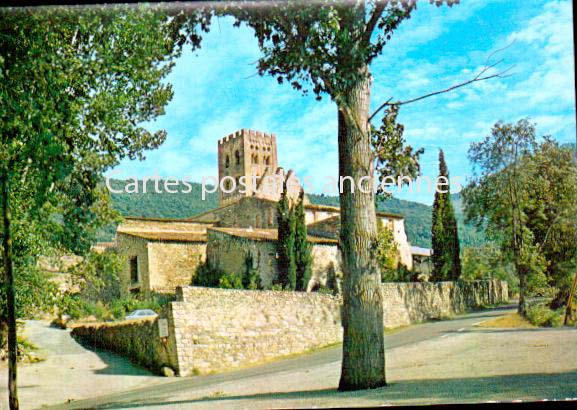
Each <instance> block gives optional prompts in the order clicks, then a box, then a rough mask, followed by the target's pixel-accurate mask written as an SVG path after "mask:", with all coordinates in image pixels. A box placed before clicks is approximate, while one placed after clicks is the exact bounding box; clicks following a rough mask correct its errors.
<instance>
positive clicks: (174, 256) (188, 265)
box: [148, 241, 206, 293]
mask: <svg viewBox="0 0 577 410" xmlns="http://www.w3.org/2000/svg"><path fill="white" fill-rule="evenodd" d="M205 259H206V243H202V242H163V241H159V242H149V243H148V260H149V261H148V266H149V269H150V271H149V277H150V279H149V281H150V289H151V290H153V291H157V292H171V293H172V292H174V290H175V289H176V287H177V286H188V285H190V284H191V283H192V278H193V276H194V273H195V271H196V268H197V267H198V265H200V264H201V263H203V262H204V261H205Z"/></svg>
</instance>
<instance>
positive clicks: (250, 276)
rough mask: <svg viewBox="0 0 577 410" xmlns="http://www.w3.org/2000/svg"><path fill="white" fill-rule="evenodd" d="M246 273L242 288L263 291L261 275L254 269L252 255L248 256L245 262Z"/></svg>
mask: <svg viewBox="0 0 577 410" xmlns="http://www.w3.org/2000/svg"><path fill="white" fill-rule="evenodd" d="M244 264H245V271H244V275H243V276H242V286H243V288H244V289H250V290H257V289H261V281H260V273H259V271H258V269H256V268H254V267H253V264H254V263H253V257H252V254H250V253H249V254H247V255H246V258H245V260H244Z"/></svg>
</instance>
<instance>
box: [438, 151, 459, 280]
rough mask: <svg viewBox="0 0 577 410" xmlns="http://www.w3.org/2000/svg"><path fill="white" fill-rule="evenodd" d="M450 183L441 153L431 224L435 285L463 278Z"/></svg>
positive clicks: (440, 152)
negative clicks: (438, 282) (439, 282)
mask: <svg viewBox="0 0 577 410" xmlns="http://www.w3.org/2000/svg"><path fill="white" fill-rule="evenodd" d="M449 181H450V179H449V170H448V168H447V164H446V163H445V155H444V153H443V150H439V178H438V179H437V182H438V185H437V187H436V190H435V201H434V202H433V212H432V223H431V242H432V245H433V255H432V256H431V259H432V263H433V273H432V278H431V279H432V280H433V281H443V280H457V279H459V278H460V277H461V259H460V243H459V234H458V231H457V218H456V217H455V210H454V208H453V204H452V203H451V194H450V184H449Z"/></svg>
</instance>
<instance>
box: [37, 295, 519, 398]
mask: <svg viewBox="0 0 577 410" xmlns="http://www.w3.org/2000/svg"><path fill="white" fill-rule="evenodd" d="M514 308H515V306H514V305H510V306H505V307H500V308H495V309H488V310H483V311H479V312H474V313H469V314H466V315H463V316H459V317H457V318H455V319H453V320H445V321H436V322H428V323H423V324H419V325H413V326H410V327H406V328H402V329H397V330H393V331H390V332H387V333H386V335H385V344H386V348H387V349H395V348H399V347H404V346H410V345H414V344H416V343H420V342H423V341H427V340H431V339H437V338H446V337H448V336H451V335H454V334H456V333H460V332H467V331H469V330H471V329H473V328H474V326H475V325H477V324H479V323H481V322H483V321H486V320H490V319H492V318H495V317H498V316H502V315H504V314H507V313H510V312H511V311H513V310H514ZM341 354H342V346H341V345H336V346H333V347H328V348H324V349H320V350H317V351H314V352H312V353H309V354H303V355H300V356H297V357H292V358H289V359H283V360H278V361H275V362H270V363H266V364H263V365H259V366H254V367H248V368H244V369H240V370H234V371H230V372H226V373H220V374H214V375H207V376H196V377H191V378H182V379H175V381H169V382H166V383H162V384H159V385H150V386H147V387H144V388H137V389H131V390H127V391H124V392H121V393H114V394H109V395H104V396H99V397H94V398H91V399H86V400H79V401H73V402H70V403H66V404H62V405H57V406H52V407H43V408H49V409H85V408H99V409H108V408H122V407H133V406H134V407H141V408H142V407H146V406H147V404H146V403H150V404H151V405H152V404H154V403H156V402H158V401H159V400H160V399H163V398H166V397H171V396H175V395H178V394H179V393H183V392H187V393H188V392H194V391H195V390H198V391H202V390H205V389H206V388H209V387H211V386H215V385H221V384H222V383H227V382H232V383H237V382H242V381H243V380H245V379H251V378H255V377H257V378H263V377H264V378H266V377H267V376H269V377H270V378H271V379H273V378H275V377H276V375H278V374H284V373H286V372H297V371H302V370H303V369H318V368H322V367H323V366H326V365H329V364H332V365H334V364H335V363H338V362H340V361H341Z"/></svg>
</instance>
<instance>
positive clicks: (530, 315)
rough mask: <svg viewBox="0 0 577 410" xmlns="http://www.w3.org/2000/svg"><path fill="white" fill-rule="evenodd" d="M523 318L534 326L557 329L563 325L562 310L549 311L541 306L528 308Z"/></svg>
mask: <svg viewBox="0 0 577 410" xmlns="http://www.w3.org/2000/svg"><path fill="white" fill-rule="evenodd" d="M525 316H526V317H527V320H528V321H529V322H531V324H533V325H535V326H542V327H559V326H561V325H562V324H563V313H562V309H558V310H551V309H549V308H548V307H547V306H545V305H542V304H539V305H532V306H529V307H528V308H527V311H526V313H525Z"/></svg>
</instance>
